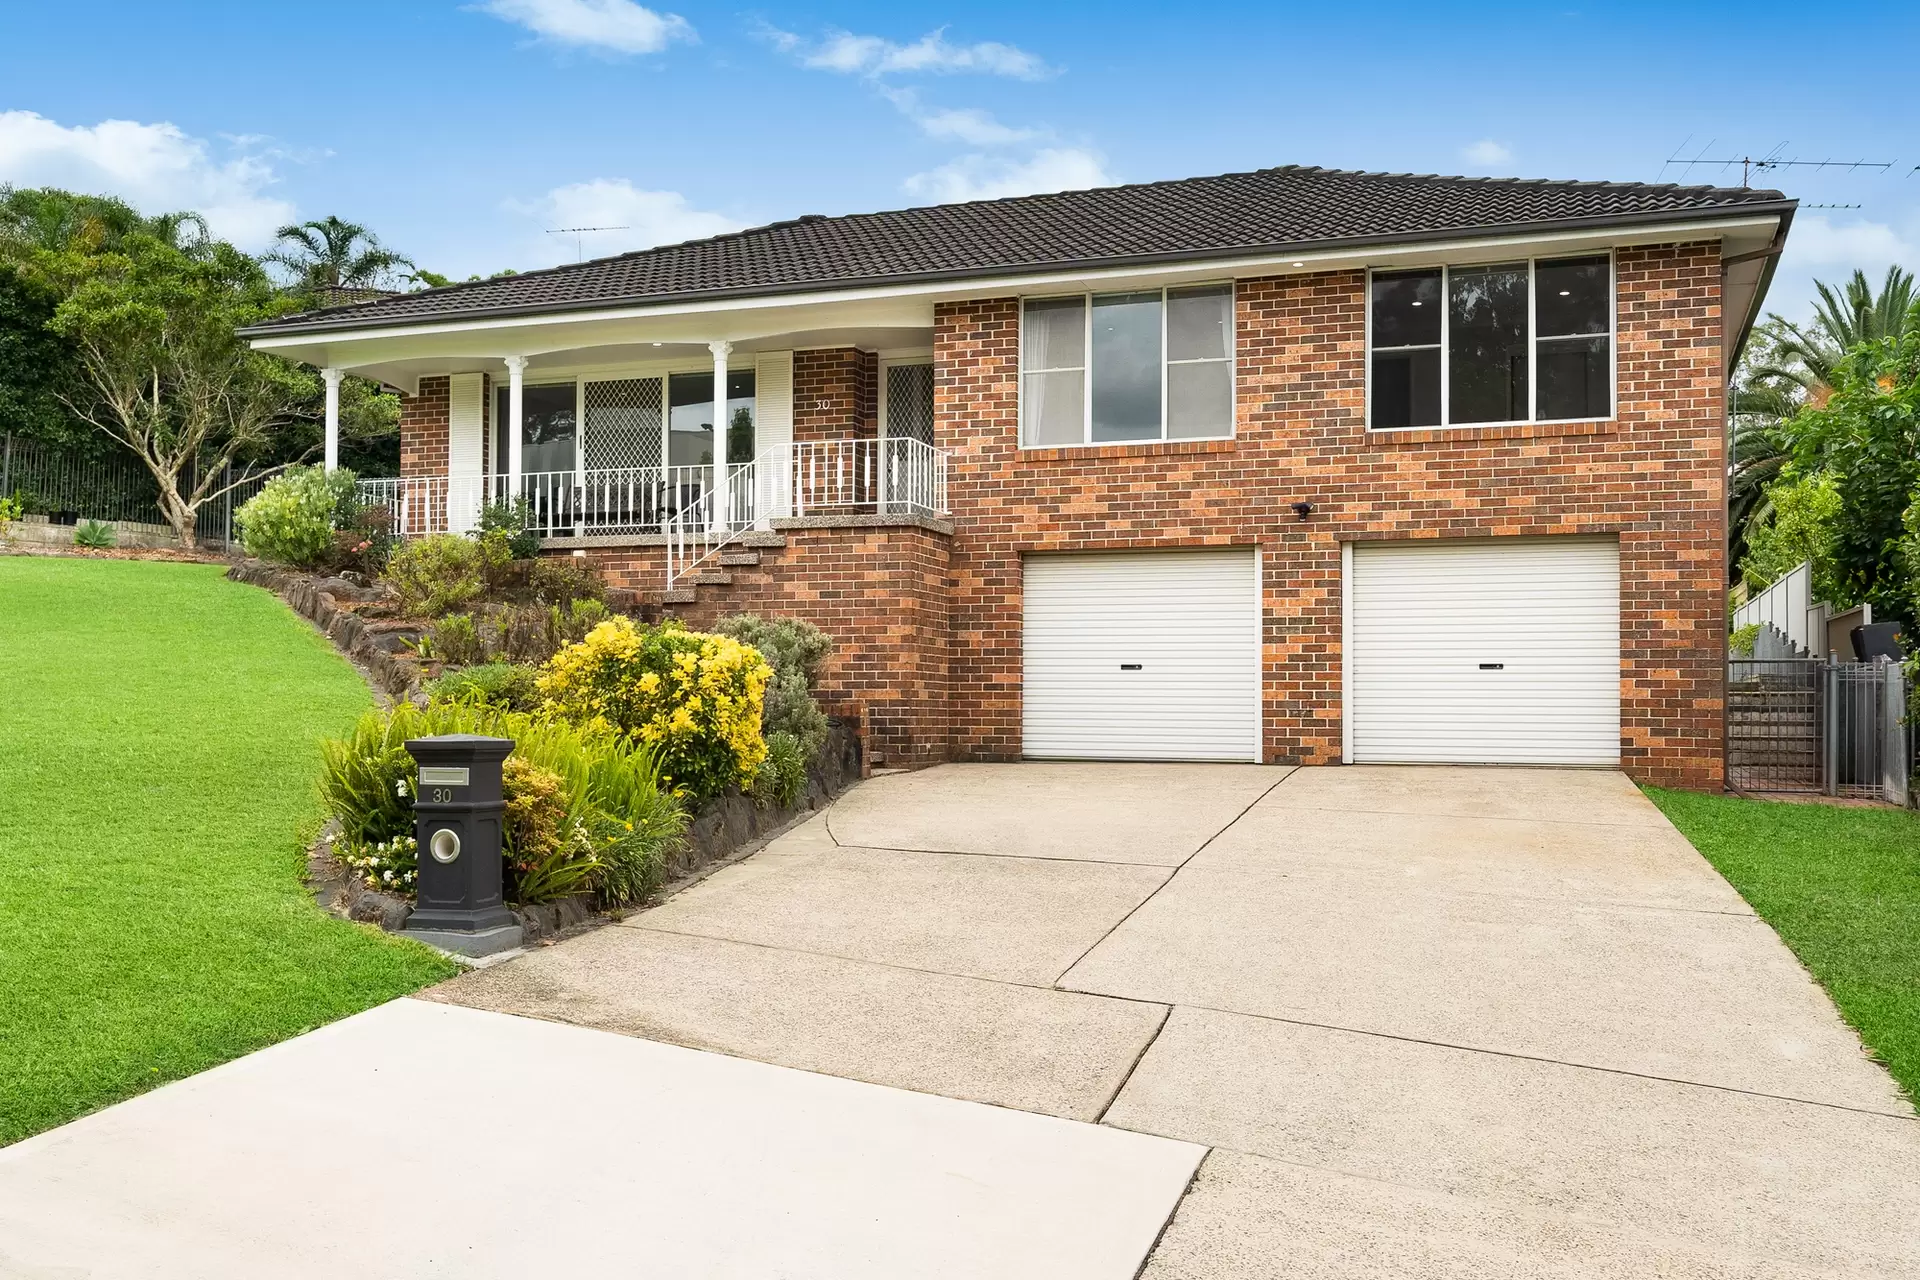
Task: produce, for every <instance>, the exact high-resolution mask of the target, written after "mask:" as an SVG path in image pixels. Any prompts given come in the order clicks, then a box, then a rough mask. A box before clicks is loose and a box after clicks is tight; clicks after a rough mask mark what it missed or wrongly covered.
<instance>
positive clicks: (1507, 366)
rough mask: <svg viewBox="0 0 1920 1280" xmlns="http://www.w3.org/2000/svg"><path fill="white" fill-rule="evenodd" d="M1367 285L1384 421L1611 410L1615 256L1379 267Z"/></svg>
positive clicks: (1572, 415) (1440, 421)
mask: <svg viewBox="0 0 1920 1280" xmlns="http://www.w3.org/2000/svg"><path fill="white" fill-rule="evenodd" d="M1369 295H1370V296H1369V316H1368V319H1369V343H1368V345H1369V352H1368V368H1369V385H1368V400H1369V417H1368V423H1369V425H1370V426H1372V427H1374V428H1376V429H1381V430H1386V429H1392V428H1397V427H1438V426H1468V425H1473V424H1478V423H1496V422H1555V421H1570V420H1582V419H1595V418H1606V417H1611V416H1612V414H1613V269H1612V263H1611V261H1610V260H1609V259H1607V258H1604V257H1600V258H1571V259H1561V260H1555V261H1543V262H1514V263H1500V264H1496V265H1492V266H1473V267H1435V268H1428V269H1424V270H1419V271H1377V272H1375V273H1374V274H1373V277H1372V282H1371V288H1370V291H1369Z"/></svg>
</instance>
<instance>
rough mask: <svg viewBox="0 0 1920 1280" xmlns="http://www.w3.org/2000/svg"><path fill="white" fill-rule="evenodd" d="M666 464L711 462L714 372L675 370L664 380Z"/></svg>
mask: <svg viewBox="0 0 1920 1280" xmlns="http://www.w3.org/2000/svg"><path fill="white" fill-rule="evenodd" d="M667 404H668V410H667V465H668V466H673V467H693V466H709V467H710V466H712V465H713V375H712V374H711V373H676V374H674V375H673V376H672V377H670V378H668V379H667Z"/></svg>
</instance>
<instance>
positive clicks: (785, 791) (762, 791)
mask: <svg viewBox="0 0 1920 1280" xmlns="http://www.w3.org/2000/svg"><path fill="white" fill-rule="evenodd" d="M810 759H811V757H810V756H809V755H808V753H807V749H806V747H805V746H804V745H802V743H801V741H800V739H798V738H796V737H794V736H793V735H792V734H791V733H788V732H787V731H786V730H785V729H775V730H774V731H773V732H772V733H770V734H768V735H767V758H766V759H765V760H762V761H761V762H760V772H759V773H758V774H757V775H755V777H754V780H753V798H754V799H756V800H758V801H759V802H760V803H761V804H763V805H771V806H773V807H774V808H777V809H784V808H786V807H787V806H789V805H791V804H792V803H793V802H794V801H796V800H798V799H799V798H800V792H801V790H802V789H803V788H805V787H806V785H807V764H808V762H809V760H810Z"/></svg>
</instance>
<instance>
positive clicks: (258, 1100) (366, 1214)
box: [0, 1000, 1203, 1280]
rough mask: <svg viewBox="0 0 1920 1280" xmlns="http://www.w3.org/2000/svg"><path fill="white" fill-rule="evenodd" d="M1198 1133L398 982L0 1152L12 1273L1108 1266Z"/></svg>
mask: <svg viewBox="0 0 1920 1280" xmlns="http://www.w3.org/2000/svg"><path fill="white" fill-rule="evenodd" d="M1202 1154H1203V1149H1202V1148H1201V1147H1198V1146H1195V1145H1192V1144H1190V1143H1184V1142H1176V1141H1169V1140H1167V1139H1163V1138H1152V1137H1145V1136H1142V1135H1138V1134H1130V1133H1122V1132H1120V1131H1118V1130H1114V1129H1102V1128H1098V1127H1096V1126H1093V1125H1081V1124H1073V1123H1070V1122H1067V1121H1062V1120H1054V1119H1049V1118H1047V1117H1044V1116H1036V1115H1029V1114H1025V1113H1022V1112H1018V1111H1009V1110H1004V1109H1001V1108H996V1107H985V1106H979V1105H976V1104H972V1103H964V1102H954V1101H950V1100H948V1099H946V1098H940V1097H934V1096H931V1095H927V1094H920V1093H909V1092H906V1091H904V1090H899V1089H886V1088H878V1087H875V1086H873V1085H866V1084H857V1083H854V1082H852V1081H847V1080H837V1079H833V1078H831V1077H828V1076H822V1075H811V1074H808V1073H806V1072H801V1071H792V1070H788V1069H785V1068H781V1067H771V1066H765V1065H762V1064H760V1063H757V1062H748V1061H744V1060H742V1059H739V1058H730V1057H725V1056H722V1055H719V1054H712V1053H699V1052H696V1051H692V1050H687V1049H681V1048H675V1047H672V1046H669V1045H662V1044H655V1043H651V1042H649V1041H646V1040H638V1039H632V1038H629V1037H626V1036H617V1035H609V1034H607V1033H605V1032H601V1031H591V1030H585V1029H582V1028H578V1027H567V1026H561V1025H558V1024H555V1023H550V1022H538V1021H534V1020H531V1019H526V1018H514V1017H508V1016H506V1015H503V1014H497V1013H486V1012H481V1011H478V1010H473V1009H464V1008H458V1007H455V1006H451V1005H443V1004H429V1003H426V1002H423V1001H418V1000H397V1001H395V1002H393V1003H392V1004H389V1005H385V1006H383V1007H381V1008H378V1009H374V1010H372V1011H370V1012H368V1013H364V1014H361V1015H359V1016H358V1017H354V1018H349V1019H347V1020H346V1021H344V1022H340V1023H336V1024H334V1025H333V1026H330V1027H326V1028H323V1029H322V1030H320V1031H316V1032H313V1033H311V1034H309V1035H306V1036H302V1037H300V1038H299V1039H296V1040H291V1041H288V1042H286V1043H284V1044H281V1045H277V1046H275V1047H273V1048H271V1049H267V1050H265V1051H263V1052H260V1053H256V1054H253V1055H251V1056H250V1057H247V1058H243V1059H241V1060H239V1061H237V1062H233V1063H229V1064H228V1065H226V1066H223V1067H218V1068H216V1069H214V1070H212V1071H209V1072H206V1073H205V1074H203V1075H200V1076H196V1077H194V1078H193V1079H190V1080H186V1081H182V1082H180V1083H178V1084H174V1085H169V1086H167V1087H165V1088H162V1089H159V1090H156V1091H155V1092H153V1093H150V1094H147V1095H146V1096H144V1097H141V1098H136V1099H134V1100H132V1101H130V1102H125V1103H122V1104H120V1105H119V1106H116V1107H111V1108H109V1109H108V1110H106V1111H103V1112H100V1113H98V1114H96V1115H93V1116H89V1117H87V1118H86V1119H83V1120H79V1121H76V1122H75V1123H73V1124H70V1125H66V1126H64V1127H63V1128H60V1129H57V1130H54V1131H53V1132H51V1133H47V1134H42V1135H40V1136H39V1137H36V1138H30V1139H28V1140H27V1141H25V1142H22V1143H19V1144H16V1145H15V1146H12V1147H9V1148H6V1149H5V1150H0V1277H6V1280H78V1277H82V1276H84V1277H87V1278H88V1280H109V1278H110V1277H112V1278H118V1277H127V1278H128V1280H132V1278H133V1277H140V1278H141V1280H161V1278H166V1280H211V1278H215V1277H218V1278H222V1280H224V1278H228V1277H231V1278H234V1280H239V1278H241V1277H245V1278H247V1280H252V1278H253V1277H266V1276H272V1277H314V1278H316V1280H317V1278H319V1277H330V1278H331V1277H340V1276H355V1277H381V1278H388V1277H391V1278H392V1280H402V1278H405V1280H422V1278H424V1277H446V1278H447V1280H452V1278H454V1277H460V1278H461V1280H482V1278H492V1277H500V1278H501V1280H509V1278H511V1280H524V1278H525V1277H528V1276H658V1277H663V1278H664V1277H676V1278H677V1277H693V1276H699V1277H723V1278H728V1280H767V1278H768V1277H788V1278H791V1280H847V1278H857V1277H871V1278H873V1280H882V1278H885V1280H896V1278H897V1277H901V1276H931V1277H955V1278H958V1277H983V1276H1014V1277H1033V1278H1034V1280H1042V1278H1044V1277H1084V1278H1085V1280H1125V1278H1126V1277H1130V1276H1132V1275H1134V1274H1135V1273H1136V1271H1137V1269H1138V1267H1139V1265H1140V1261H1141V1259H1142V1258H1144V1257H1145V1256H1146V1253H1147V1250H1148V1249H1149V1248H1150V1247H1151V1246H1152V1244H1153V1241H1154V1238H1155V1236H1156V1235H1157V1234H1158V1232H1159V1231H1160V1228H1161V1226H1162V1224H1164V1223H1165V1221H1166V1219H1167V1217H1168V1215H1169V1214H1171V1212H1172V1210H1173V1207H1174V1204H1175V1203H1176V1201H1178V1199H1179V1197H1180V1194H1181V1192H1182V1191H1183V1190H1184V1189H1185V1187H1186V1185H1187V1183H1188V1180H1189V1179H1190V1178H1191V1177H1192V1175H1193V1171H1194V1168H1195V1166H1196V1165H1198V1163H1199V1161H1200V1157H1201V1155H1202Z"/></svg>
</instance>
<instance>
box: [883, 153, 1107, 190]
mask: <svg viewBox="0 0 1920 1280" xmlns="http://www.w3.org/2000/svg"><path fill="white" fill-rule="evenodd" d="M1112 185H1113V179H1112V178H1111V177H1109V176H1108V175H1107V171H1106V167H1105V165H1104V163H1103V162H1102V161H1101V159H1100V157H1099V156H1098V155H1097V154H1095V153H1094V152H1091V151H1086V150H1082V149H1080V148H1076V147H1047V148H1044V149H1042V150H1040V151H1036V152H1035V153H1034V154H1033V155H1032V156H1031V157H1029V158H1027V159H1025V160H1010V159H1005V158H1001V157H995V156H985V155H967V156H961V157H960V158H959V159H957V160H954V161H952V162H951V163H949V164H943V165H941V166H940V167H939V168H938V169H932V170H929V171H928V172H926V173H916V174H914V175H913V176H912V177H911V178H908V179H907V181H906V183H905V186H906V189H907V190H908V191H909V192H911V193H912V194H914V195H916V196H919V197H921V198H923V199H928V200H932V201H933V202H935V203H936V204H951V203H956V202H958V201H962V200H997V199H999V198H1000V197H1001V196H1024V195H1032V194H1034V193H1035V192H1041V191H1077V190H1080V189H1082V188H1085V187H1107V186H1112Z"/></svg>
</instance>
